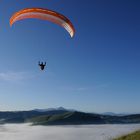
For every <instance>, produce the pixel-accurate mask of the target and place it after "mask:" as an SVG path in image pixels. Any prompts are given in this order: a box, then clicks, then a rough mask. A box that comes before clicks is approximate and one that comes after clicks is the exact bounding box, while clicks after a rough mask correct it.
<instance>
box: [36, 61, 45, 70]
mask: <svg viewBox="0 0 140 140" xmlns="http://www.w3.org/2000/svg"><path fill="white" fill-rule="evenodd" d="M38 65H39V66H40V69H41V70H44V68H45V66H46V62H45V63H43V62H41V63H40V61H39V62H38Z"/></svg>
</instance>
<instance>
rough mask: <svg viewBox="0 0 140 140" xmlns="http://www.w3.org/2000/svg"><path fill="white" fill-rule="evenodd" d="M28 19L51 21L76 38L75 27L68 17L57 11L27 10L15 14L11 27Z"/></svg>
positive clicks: (11, 19) (11, 20)
mask: <svg viewBox="0 0 140 140" xmlns="http://www.w3.org/2000/svg"><path fill="white" fill-rule="evenodd" d="M28 18H37V19H42V20H48V21H51V22H53V23H56V24H58V25H60V26H62V27H63V28H65V29H66V30H67V32H68V33H69V34H70V36H71V37H73V36H74V33H75V29H74V26H73V25H72V23H71V21H70V20H69V19H68V18H67V17H65V16H64V15H62V14H60V13H57V12H55V11H52V10H48V9H43V8H26V9H22V10H20V11H18V12H16V13H14V14H13V15H12V17H11V18H10V26H12V25H13V24H14V23H15V22H16V21H18V20H22V19H28Z"/></svg>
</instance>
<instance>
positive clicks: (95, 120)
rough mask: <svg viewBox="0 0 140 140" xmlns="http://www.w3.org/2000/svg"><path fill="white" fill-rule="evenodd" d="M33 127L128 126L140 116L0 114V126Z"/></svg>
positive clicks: (40, 112)
mask: <svg viewBox="0 0 140 140" xmlns="http://www.w3.org/2000/svg"><path fill="white" fill-rule="evenodd" d="M25 122H30V123H32V124H34V125H81V124H128V123H140V114H133V115H125V116H118V115H114V114H113V115H104V114H95V113H85V112H79V111H75V110H69V109H65V108H63V107H59V108H49V109H45V110H44V109H43V110H42V109H41V110H40V109H35V110H31V111H15V112H12V111H7V112H6V111H5V112H0V124H4V123H25Z"/></svg>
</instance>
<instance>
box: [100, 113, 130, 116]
mask: <svg viewBox="0 0 140 140" xmlns="http://www.w3.org/2000/svg"><path fill="white" fill-rule="evenodd" d="M101 114H102V115H110V116H126V115H131V114H130V113H114V112H104V113H101Z"/></svg>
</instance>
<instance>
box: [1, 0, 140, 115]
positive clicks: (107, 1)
mask: <svg viewBox="0 0 140 140" xmlns="http://www.w3.org/2000/svg"><path fill="white" fill-rule="evenodd" d="M139 5H140V2H139V1H137V0H80V2H79V1H76V0H61V1H55V0H52V1H49V0H40V1H34V0H22V1H19V0H11V1H9V0H4V1H1V4H0V38H1V41H0V110H29V109H34V108H49V107H58V106H63V107H66V108H74V109H77V110H82V111H90V112H108V111H112V112H132V113H137V112H140V111H139V106H140V102H139V99H140V63H139V62H140V18H139V15H140V9H139ZM27 7H42V8H48V9H51V10H54V11H57V12H59V13H62V14H63V15H65V16H67V17H68V18H69V19H70V20H71V21H72V23H73V25H74V27H75V29H76V33H75V36H74V38H72V39H71V38H70V36H69V34H68V33H67V32H66V31H65V30H64V29H63V28H61V27H59V26H58V25H55V24H53V23H51V22H48V21H42V20H36V19H27V20H22V21H18V22H16V23H15V24H14V25H13V26H12V27H10V26H9V19H10V17H11V16H12V14H13V13H14V12H16V11H18V10H21V9H23V8H27ZM39 60H40V61H46V62H47V67H46V69H45V71H43V72H42V71H40V70H39V68H38V61H39Z"/></svg>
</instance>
